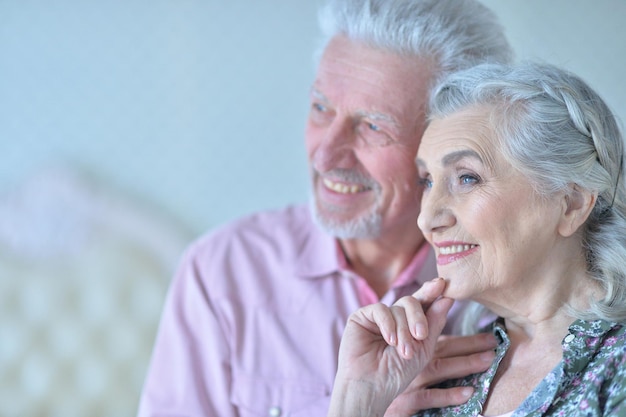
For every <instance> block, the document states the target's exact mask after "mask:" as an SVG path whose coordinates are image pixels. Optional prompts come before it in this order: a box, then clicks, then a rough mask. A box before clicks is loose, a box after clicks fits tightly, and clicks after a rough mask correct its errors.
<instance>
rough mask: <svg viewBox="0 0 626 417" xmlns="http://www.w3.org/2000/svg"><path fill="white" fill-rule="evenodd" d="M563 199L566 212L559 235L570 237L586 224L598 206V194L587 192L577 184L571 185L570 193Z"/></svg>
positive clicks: (563, 215)
mask: <svg viewBox="0 0 626 417" xmlns="http://www.w3.org/2000/svg"><path fill="white" fill-rule="evenodd" d="M563 198H564V199H565V200H564V201H565V210H564V211H563V214H562V216H561V222H560V223H559V233H560V234H561V235H562V236H564V237H568V236H571V235H573V234H574V233H576V231H577V230H578V229H579V228H580V226H582V225H583V223H585V221H586V220H587V218H588V217H589V214H590V213H591V210H593V207H594V206H595V205H596V200H597V199H598V194H597V193H594V192H591V191H588V190H585V189H583V188H581V187H579V186H578V185H577V184H571V185H570V187H569V191H568V192H567V193H566V194H565V196H564V197H563Z"/></svg>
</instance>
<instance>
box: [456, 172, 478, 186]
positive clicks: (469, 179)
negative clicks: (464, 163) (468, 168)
mask: <svg viewBox="0 0 626 417" xmlns="http://www.w3.org/2000/svg"><path fill="white" fill-rule="evenodd" d="M459 179H460V180H461V184H463V185H468V184H476V183H477V182H478V178H476V177H475V176H473V175H467V174H466V175H461V176H460V177H459Z"/></svg>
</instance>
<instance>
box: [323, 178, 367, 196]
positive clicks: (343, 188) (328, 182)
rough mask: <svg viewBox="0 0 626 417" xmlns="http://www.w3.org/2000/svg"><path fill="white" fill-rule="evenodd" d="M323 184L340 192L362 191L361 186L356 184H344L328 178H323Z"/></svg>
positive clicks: (353, 192) (352, 192)
mask: <svg viewBox="0 0 626 417" xmlns="http://www.w3.org/2000/svg"><path fill="white" fill-rule="evenodd" d="M324 185H325V186H326V187H327V188H330V189H331V190H333V191H335V192H337V193H342V194H355V193H358V192H359V191H362V190H363V188H361V187H359V186H358V185H346V184H342V183H339V182H334V181H331V180H329V179H328V178H324Z"/></svg>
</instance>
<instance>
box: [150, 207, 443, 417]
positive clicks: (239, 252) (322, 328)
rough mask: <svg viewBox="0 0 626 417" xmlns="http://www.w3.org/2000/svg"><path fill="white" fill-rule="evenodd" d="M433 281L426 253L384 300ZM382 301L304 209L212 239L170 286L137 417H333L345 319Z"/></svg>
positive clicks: (246, 223) (261, 218) (263, 217)
mask: <svg viewBox="0 0 626 417" xmlns="http://www.w3.org/2000/svg"><path fill="white" fill-rule="evenodd" d="M435 276H437V274H436V268H435V262H434V256H433V255H432V251H431V250H430V249H429V247H428V246H427V245H424V247H423V248H422V250H420V251H419V252H418V253H417V254H416V256H415V258H414V260H413V261H412V263H411V264H410V265H409V266H408V267H407V268H406V269H405V270H404V271H403V272H402V274H401V275H400V276H399V277H398V279H397V280H396V282H395V284H394V287H393V288H392V289H391V290H390V291H389V292H388V293H387V294H385V296H384V297H383V298H382V300H380V301H381V302H383V303H385V304H388V305H389V304H392V303H393V302H394V301H395V300H397V299H398V298H400V297H402V296H404V295H409V294H411V293H413V292H414V291H415V290H417V288H418V287H419V285H420V284H419V283H422V282H424V281H426V280H429V279H432V278H434V277H435ZM375 301H378V300H377V297H376V296H375V294H374V293H373V291H372V290H371V289H370V288H369V287H368V286H367V284H366V283H365V281H364V280H363V279H362V278H361V277H359V276H357V275H356V274H355V273H353V272H351V271H349V270H348V268H347V267H346V262H345V258H343V255H341V251H340V250H338V244H337V242H336V240H335V239H333V238H332V237H330V236H328V235H327V234H325V233H324V232H323V231H321V230H320V229H318V228H317V226H315V225H314V223H313V221H312V220H311V216H310V213H309V210H308V208H307V207H306V206H297V207H288V208H286V209H284V210H281V211H273V212H265V213H259V214H256V215H253V216H249V217H247V218H244V219H241V220H239V221H236V222H234V223H232V224H229V225H226V226H224V227H222V228H220V229H218V230H216V231H213V232H211V233H210V234H208V235H206V236H204V237H203V238H201V239H199V240H198V241H196V242H195V243H194V244H193V245H192V246H191V247H190V248H189V249H188V250H187V252H186V254H185V256H184V258H183V260H182V262H181V264H180V267H179V270H178V272H177V275H176V276H175V277H174V279H173V281H172V283H171V287H170V290H169V293H168V297H167V300H166V304H165V306H164V310H163V316H162V318H161V323H160V327H159V332H158V336H157V340H156V344H155V347H154V352H153V356H152V360H151V365H150V368H149V371H148V374H147V378H146V381H145V385H144V390H143V393H142V397H141V402H140V407H139V416H140V417H157V416H189V417H191V416H194V417H195V416H198V417H199V416H215V417H231V416H239V417H247V416H298V417H309V416H316V417H322V416H325V415H326V413H327V410H328V405H329V401H330V393H331V390H332V384H333V381H334V378H335V372H336V369H337V353H338V349H339V341H340V339H341V334H342V332H343V329H344V325H345V323H346V320H347V318H348V316H349V315H350V313H352V312H353V311H354V310H356V309H358V308H359V307H361V306H362V305H364V304H365V303H371V302H375Z"/></svg>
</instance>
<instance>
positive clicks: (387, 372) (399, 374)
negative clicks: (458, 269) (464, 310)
mask: <svg viewBox="0 0 626 417" xmlns="http://www.w3.org/2000/svg"><path fill="white" fill-rule="evenodd" d="M445 285H446V283H445V281H444V280H443V279H435V280H433V281H430V282H428V283H426V284H424V285H423V286H422V288H420V289H419V290H418V291H417V292H415V293H414V294H413V295H412V296H409V297H403V298H401V299H400V300H398V301H397V302H396V303H395V304H394V305H393V306H391V307H386V306H385V305H383V304H373V305H370V306H367V307H363V308H361V309H359V310H358V311H356V312H355V313H353V314H352V315H351V316H350V319H349V320H348V323H347V326H346V330H345V331H344V334H343V337H342V341H341V346H340V349H339V370H338V372H337V376H336V379H335V387H334V388H333V395H332V399H331V408H330V412H329V416H346V415H353V416H356V415H368V416H374V415H378V416H382V415H383V413H384V412H385V411H386V410H387V407H388V406H389V405H390V404H391V402H392V401H393V400H394V399H395V398H396V397H397V396H398V395H400V394H401V393H402V392H404V391H405V390H406V389H407V387H408V386H409V384H410V383H411V382H412V381H413V380H415V378H416V377H417V375H418V374H419V373H420V372H421V371H422V370H423V369H424V368H426V367H427V366H429V364H430V363H433V362H431V360H432V359H433V358H434V357H435V352H436V350H437V339H438V337H439V335H440V334H441V331H442V330H443V327H444V325H445V323H446V315H447V313H448V311H449V310H450V307H451V306H452V303H453V300H452V299H449V298H443V297H441V294H442V293H443V291H444V289H445ZM435 363H436V362H435ZM435 371H436V369H432V370H430V371H428V372H429V374H428V375H431V374H432V373H433V372H435ZM428 380H431V379H430V378H429V379H428ZM407 404H408V402H407ZM406 415H408V414H406Z"/></svg>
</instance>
